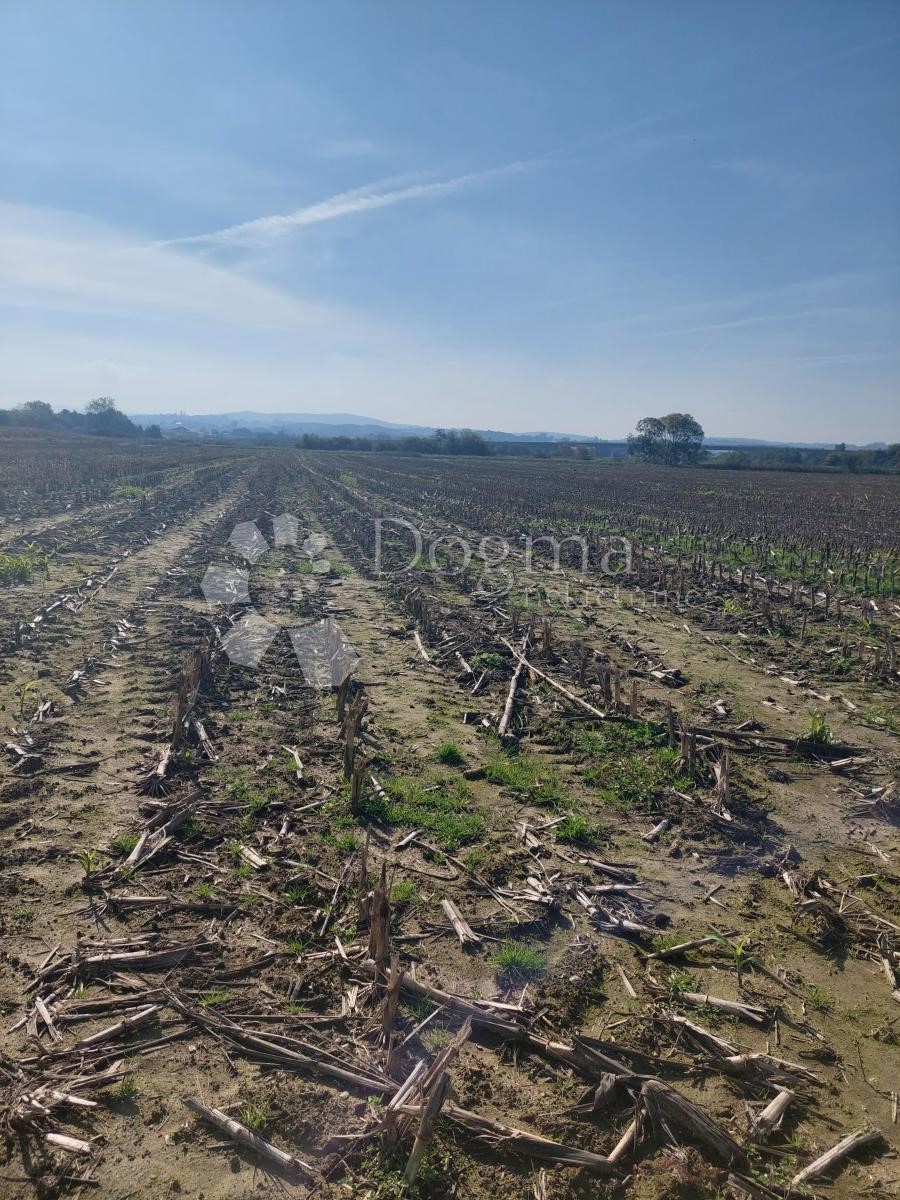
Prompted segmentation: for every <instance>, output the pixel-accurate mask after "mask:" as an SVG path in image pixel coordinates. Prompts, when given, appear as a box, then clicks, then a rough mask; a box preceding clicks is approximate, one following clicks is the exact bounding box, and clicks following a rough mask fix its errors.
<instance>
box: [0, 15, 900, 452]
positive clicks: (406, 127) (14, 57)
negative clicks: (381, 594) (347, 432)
mask: <svg viewBox="0 0 900 1200" xmlns="http://www.w3.org/2000/svg"><path fill="white" fill-rule="evenodd" d="M898 145H900V3H896V2H894V0H776V2H770V0H754V2H753V3H747V2H746V0H678V3H673V2H672V0H622V2H620V0H564V2H562V3H553V4H551V3H549V2H542V0H472V2H470V0H440V2H438V0H390V2H389V3H384V2H383V0H354V2H348V0H328V2H327V3H322V2H321V0H274V2H272V0H253V2H252V3H251V2H250V0H242V2H240V3H238V2H235V0H215V2H212V0H178V2H177V3H176V2H175V0H152V2H150V3H147V2H145V0H54V2H51V3H48V2H45V0H14V2H13V0H0V164H2V166H0V317H2V322H0V324H2V334H0V336H2V344H0V406H6V407H9V406H11V405H14V404H18V403H21V402H23V401H27V400H46V401H49V402H50V403H51V404H53V405H54V406H55V407H60V406H63V405H65V406H68V407H82V406H83V405H84V404H85V403H86V402H87V401H88V400H89V399H91V398H92V397H94V396H97V395H110V396H113V397H115V398H116V399H117V401H118V402H119V405H120V407H121V408H122V409H123V410H124V411H126V412H131V413H148V412H150V413H154V412H155V413H161V412H173V411H178V410H183V411H187V412H193V413H212V412H228V411H235V410H241V409H254V410H257V411H261V412H352V413H358V414H362V415H366V416H371V417H379V418H382V419H384V420H389V421H400V422H410V423H420V424H434V425H455V426H463V425H471V426H474V427H476V428H492V429H506V430H513V431H526V430H553V431H562V432H572V433H585V434H593V435H598V436H601V437H611V438H614V437H620V436H622V435H623V434H625V433H627V432H628V431H629V430H630V429H632V428H633V427H634V425H635V423H636V421H637V420H638V419H639V418H640V417H642V416H646V415H661V414H662V413H666V412H670V411H688V412H691V413H693V414H694V416H696V417H697V419H698V420H699V421H700V422H701V423H702V424H703V426H704V427H705V429H706V431H707V433H708V434H713V435H717V436H740V437H763V438H772V439H785V440H788V439H795V440H804V441H824V442H829V441H848V442H859V443H864V442H868V441H874V440H880V441H898V440H900V158H898V154H897V149H898Z"/></svg>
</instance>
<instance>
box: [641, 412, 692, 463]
mask: <svg viewBox="0 0 900 1200" xmlns="http://www.w3.org/2000/svg"><path fill="white" fill-rule="evenodd" d="M703 436H704V435H703V426H702V425H701V424H700V422H699V421H696V420H695V419H694V418H693V417H692V416H691V414H690V413H668V414H667V415H666V416H664V417H643V418H642V419H641V420H640V421H638V423H637V428H636V430H635V432H634V433H632V434H630V435H629V437H628V453H629V454H630V455H631V457H632V458H640V459H641V460H642V461H643V462H655V463H665V464H666V465H667V466H681V465H683V464H684V463H692V462H696V461H697V459H698V458H699V457H700V455H701V453H702V451H703Z"/></svg>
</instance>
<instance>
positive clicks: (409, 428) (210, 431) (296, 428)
mask: <svg viewBox="0 0 900 1200" xmlns="http://www.w3.org/2000/svg"><path fill="white" fill-rule="evenodd" d="M132 420H133V421H136V422H137V424H139V425H158V426H159V427H160V429H162V431H163V433H166V431H167V430H172V429H175V428H176V427H177V428H178V429H179V430H180V431H181V432H182V435H183V434H184V432H186V431H188V430H194V431H196V432H197V433H201V434H207V435H208V436H215V435H218V436H226V437H228V436H231V437H234V436H241V433H245V432H250V433H251V434H263V433H286V434H290V435H292V436H299V435H300V434H301V433H313V434H316V435H317V436H319V437H340V436H344V437H385V438H398V437H406V436H409V435H414V436H417V437H431V436H432V434H433V433H434V432H435V430H436V429H437V428H438V426H435V425H400V424H397V423H395V422H393V421H379V420H378V419H377V418H375V417H361V416H357V415H355V414H354V413H259V412H231V413H208V414H202V415H197V416H194V415H191V414H190V413H152V414H150V413H139V414H137V415H135V416H133V417H132ZM476 432H477V433H480V434H481V436H482V437H483V438H484V439H485V440H486V441H489V442H559V441H571V442H599V441H602V440H603V439H601V438H594V437H588V436H586V435H585V434H579V433H550V432H540V433H505V432H504V431H502V430H497V429H479V430H476Z"/></svg>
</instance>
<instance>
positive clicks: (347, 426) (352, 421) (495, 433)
mask: <svg viewBox="0 0 900 1200" xmlns="http://www.w3.org/2000/svg"><path fill="white" fill-rule="evenodd" d="M131 420H132V421H135V422H136V423H137V424H138V425H144V426H146V425H159V427H160V428H161V429H162V430H173V429H175V428H178V429H181V430H184V431H186V432H194V433H199V434H205V435H207V436H215V435H224V436H230V437H235V436H240V432H239V431H244V432H247V433H250V434H253V435H259V434H266V433H281V434H290V435H293V436H297V437H299V436H300V435H301V434H304V433H311V434H316V435H317V436H319V437H341V436H344V437H384V438H399V437H407V436H410V435H413V436H417V437H431V435H432V434H434V432H435V430H436V429H439V428H443V427H442V426H437V425H403V424H399V423H398V422H395V421H382V420H380V419H379V418H378V417H364V416H360V415H358V414H356V413H260V412H250V411H246V410H245V411H240V412H229V413H202V414H191V413H152V414H150V413H137V414H134V415H131ZM447 428H451V427H450V426H448V427H447ZM455 428H458V426H457V427H455ZM475 432H476V433H478V434H480V435H481V436H482V437H483V438H484V439H485V440H486V441H489V442H562V441H566V442H604V443H611V444H613V445H622V444H624V442H625V438H624V437H618V438H615V437H614V438H602V437H598V436H596V435H591V434H584V433H552V432H549V431H540V432H533V433H508V432H505V431H503V430H498V429H476V430H475ZM704 442H705V445H707V446H709V447H712V448H717V447H722V448H723V449H734V448H737V447H756V448H765V447H770V448H773V449H775V448H791V449H801V450H830V449H832V448H833V446H834V443H833V442H786V441H770V440H768V439H766V438H739V437H713V436H711V435H709V434H708V435H707V436H706V438H705V439H704ZM846 445H847V449H848V450H883V449H884V448H885V447H886V445H887V443H886V442H869V443H867V444H866V445H857V444H855V443H851V442H847V443H846Z"/></svg>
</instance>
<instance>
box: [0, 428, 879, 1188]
mask: <svg viewBox="0 0 900 1200" xmlns="http://www.w3.org/2000/svg"><path fill="white" fill-rule="evenodd" d="M164 449H165V453H163V452H162V451H161V450H159V449H155V450H154V449H147V448H145V447H141V449H140V453H139V454H136V453H135V451H134V450H133V449H132V448H131V447H130V446H127V445H126V444H124V443H118V442H115V441H113V440H110V441H109V442H108V443H107V444H106V445H104V447H103V449H102V452H101V451H99V450H95V451H92V453H91V454H90V455H84V456H82V455H79V454H69V453H68V452H67V451H66V448H65V446H64V444H63V443H62V442H60V444H59V446H58V447H57V446H54V445H53V442H52V439H43V440H42V441H41V443H40V444H39V445H38V444H36V443H31V442H26V441H22V440H19V439H16V438H10V439H8V440H6V441H5V442H4V443H3V447H2V454H3V459H2V463H0V479H2V480H3V490H2V492H0V509H2V511H0V522H2V523H0V544H2V545H0V572H2V574H0V586H2V594H3V608H2V616H0V642H2V647H3V656H2V660H0V705H2V712H0V718H2V722H3V738H2V750H3V755H2V766H0V838H2V864H0V888H2V893H0V894H2V930H0V935H2V978H0V1004H2V1015H3V1028H4V1035H3V1052H2V1057H0V1117H2V1124H3V1131H4V1137H5V1141H4V1162H3V1165H2V1177H3V1181H4V1182H3V1188H2V1192H3V1195H5V1196H6V1195H8V1196H10V1197H19V1196H22V1197H25V1196H32V1195H36V1194H37V1195H41V1196H57V1195H93V1196H98V1197H103V1198H104V1200H105V1198H109V1200H113V1198H123V1200H124V1197H126V1196H132V1195H142V1196H150V1197H157V1196H160V1197H163V1196H173V1195H176V1194H182V1195H190V1196H201V1195H202V1196H204V1197H207V1198H208V1200H218V1198H223V1200H225V1198H235V1200H237V1198H239V1197H245V1196H248V1195H251V1194H252V1195H257V1194H259V1195H267V1194H273V1195H274V1194H282V1193H284V1192H285V1190H286V1189H288V1188H289V1189H290V1190H291V1192H292V1193H293V1194H296V1195H299V1196H304V1195H310V1196H312V1195H315V1196H318V1197H325V1196H335V1197H337V1196H358V1197H373V1198H374V1197H379V1198H382V1197H390V1196H399V1195H418V1196H421V1197H426V1198H430V1197H434V1198H437V1197H443V1196H446V1195H458V1196H461V1197H472V1198H478V1200H488V1198H494V1197H503V1198H510V1200H512V1198H514V1197H515V1198H523V1200H524V1198H526V1197H527V1198H531V1197H553V1198H558V1200H565V1198H567V1197H572V1198H574V1197H579V1196H588V1195H590V1196H610V1197H612V1196H626V1197H634V1198H635V1200H644V1198H647V1200H650V1198H653V1200H657V1198H663V1197H669V1196H672V1197H675V1196H683V1197H688V1196H690V1197H694V1196H703V1197H706V1196H708V1197H715V1196H722V1195H727V1194H730V1195H735V1196H741V1197H743V1196H750V1197H754V1198H756V1197H769V1196H778V1197H781V1196H787V1195H797V1194H809V1193H810V1192H818V1191H821V1192H822V1193H823V1194H827V1195H831V1196H835V1197H851V1196H859V1195H863V1194H866V1195H874V1196H889V1195H892V1194H896V1180H897V1158H896V1152H897V1148H898V1143H900V1138H898V1124H897V1107H898V1091H900V1085H898V1080H900V1006H898V1005H900V868H898V853H900V841H898V836H897V827H898V822H900V790H898V787H900V785H898V782H897V778H898V769H900V718H898V706H897V695H898V662H897V638H898V628H900V603H898V597H897V590H898V586H900V581H898V580H897V576H896V566H897V556H898V544H897V540H896V530H897V528H898V526H900V520H898V516H900V513H898V508H900V497H898V490H897V485H896V481H895V480H893V479H890V478H887V477H884V478H882V477H874V478H866V479H865V480H862V481H861V480H859V479H857V478H855V477H852V476H840V477H837V478H836V479H835V478H831V477H827V476H816V475H804V476H791V475H778V476H775V477H773V478H771V479H767V480H766V481H765V482H766V486H765V487H761V486H759V485H758V483H757V479H758V477H755V476H752V475H748V474H746V473H739V472H725V471H719V472H710V471H702V470H697V471H692V470H678V469H665V468H651V467H646V468H645V467H630V466H627V467H626V466H608V465H603V464H598V463H543V464H541V463H536V462H528V461H525V460H521V461H520V460H510V461H506V462H496V463H495V462H489V461H483V462H481V461H476V462H473V461H471V460H466V459H457V460H452V459H442V458H435V459H432V460H429V461H425V460H423V459H420V458H416V457H410V456H400V455H396V456H394V455H386V454H384V455H371V454H370V455H366V454H349V453H348V454H344V453H328V452H310V451H299V452H296V451H293V450H288V449H273V448H271V447H259V448H254V447H249V446H240V447H238V448H234V447H226V446H218V447H217V446H215V445H212V444H204V445H203V446H202V447H201V446H196V445H179V446H177V447H172V446H169V445H167V446H166V447H165V448H164ZM51 458H52V461H53V466H52V469H51V468H50V466H49V464H50V460H51ZM25 463H27V464H28V466H27V471H26V470H25V468H24V467H23V464H25ZM24 476H27V486H23V485H22V480H23V477H24ZM892 1189H893V1191H892Z"/></svg>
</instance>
